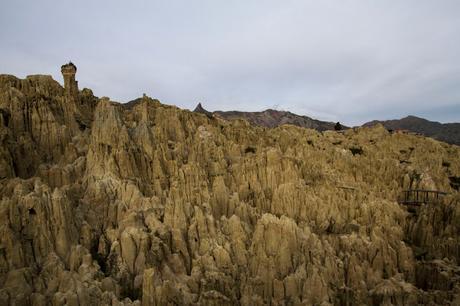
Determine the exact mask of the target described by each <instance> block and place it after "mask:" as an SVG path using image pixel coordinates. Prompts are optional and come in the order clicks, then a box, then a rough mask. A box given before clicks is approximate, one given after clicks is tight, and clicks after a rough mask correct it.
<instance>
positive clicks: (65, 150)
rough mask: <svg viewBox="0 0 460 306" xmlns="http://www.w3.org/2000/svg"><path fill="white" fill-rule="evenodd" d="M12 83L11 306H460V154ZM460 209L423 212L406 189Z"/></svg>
mask: <svg viewBox="0 0 460 306" xmlns="http://www.w3.org/2000/svg"><path fill="white" fill-rule="evenodd" d="M62 71H63V74H64V78H65V84H66V85H65V88H63V87H62V86H61V85H60V84H59V83H58V82H56V81H55V80H53V79H52V78H51V77H49V76H41V75H36V76H29V77H27V78H25V79H19V78H16V77H14V76H11V75H0V143H1V146H0V178H1V179H0V195H1V201H0V255H1V256H0V305H144V306H145V305H248V306H249V305H251V306H252V305H459V302H460V267H459V263H460V248H459V245H460V235H459V233H460V205H459V204H460V195H459V193H458V190H457V189H458V185H456V184H457V182H458V181H459V180H460V148H459V147H457V146H451V145H448V144H446V143H442V142H438V141H436V140H433V139H430V138H425V137H422V136H417V135H406V134H399V133H389V132H388V131H387V130H386V129H385V128H384V127H383V126H381V125H377V126H375V127H371V128H365V127H363V128H357V129H348V130H346V131H343V132H334V131H326V132H323V133H320V132H318V131H315V130H312V129H304V128H299V127H296V126H293V125H283V126H280V127H276V128H273V129H268V128H262V127H258V126H252V125H250V124H248V123H247V122H246V121H243V120H230V121H227V120H222V119H220V118H219V117H218V116H211V118H210V117H209V116H207V115H206V114H200V113H195V112H190V111H187V110H181V109H179V108H177V107H174V106H168V105H165V104H162V103H160V102H159V101H158V100H154V99H152V98H149V97H147V96H144V97H142V98H140V99H137V100H136V101H134V102H132V103H130V104H129V105H123V104H120V103H117V102H114V101H110V99H109V98H97V97H95V96H94V95H93V94H92V92H91V90H89V89H83V90H79V89H78V84H77V83H76V81H75V73H76V67H75V68H74V66H72V65H70V64H68V65H64V66H63V67H62ZM407 189H429V190H438V191H444V192H447V193H448V194H447V195H445V196H440V197H439V198H438V199H433V201H430V203H427V204H424V205H422V206H420V207H419V208H417V209H415V211H414V210H413V211H412V212H410V211H409V210H408V209H407V208H406V207H405V206H404V205H400V204H398V201H397V200H398V198H399V197H400V195H401V192H402V191H403V190H407Z"/></svg>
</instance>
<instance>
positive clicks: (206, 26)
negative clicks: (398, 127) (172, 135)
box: [0, 0, 460, 125]
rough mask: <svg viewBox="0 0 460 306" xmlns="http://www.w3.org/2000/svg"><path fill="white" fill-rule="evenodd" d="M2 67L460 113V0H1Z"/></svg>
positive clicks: (240, 103)
mask: <svg viewBox="0 0 460 306" xmlns="http://www.w3.org/2000/svg"><path fill="white" fill-rule="evenodd" d="M0 1H1V6H0V73H8V74H14V75H16V76H18V77H25V76H26V75H29V74H51V75H53V77H54V78H55V79H56V80H58V81H59V82H61V83H62V77H61V75H60V65H61V64H63V63H64V62H67V61H68V60H72V61H73V62H74V63H75V64H76V65H77V67H78V72H77V80H78V81H79V85H80V88H83V87H88V88H91V89H93V91H94V94H95V95H97V96H109V97H110V98H111V99H112V100H114V101H119V102H127V101H130V100H132V99H135V98H137V97H139V96H141V95H142V93H146V94H147V95H149V96H151V97H154V98H158V99H160V100H161V101H162V102H163V103H167V104H175V105H177V106H179V107H182V108H188V109H193V108H194V107H195V105H196V104H197V103H198V102H202V104H203V106H204V107H205V108H207V109H208V110H211V111H212V110H245V111H259V110H263V109H266V108H277V109H281V110H289V111H292V112H295V113H298V114H302V115H307V116H311V117H314V118H318V119H323V120H330V121H341V122H343V123H345V124H348V125H356V124H361V123H364V122H366V121H369V120H372V119H393V118H401V117H404V116H406V115H409V114H413V115H418V116H422V117H425V118H427V119H431V120H437V121H441V122H460V1H458V0H452V1H450V0H432V1H425V0H404V1H399V0H398V1H396V0H385V1H383V0H381V1H377V0H374V1H372V0H360V1H358V0H335V1H332V0H321V1H319V0H315V1H313V0H311V1H308V0H304V1H289V0H284V1H279V0H277V1H269V0H264V1H255V0H241V1H237V0H233V1H232V0H208V1H199V0H195V1H191V0H184V1H175V0H164V1H126V0H123V1H122V0H120V1H117V0H110V1H101V0H97V1H94V0H93V1H83V0H80V1H70V0H56V1H49V0H40V1H24V0H14V1H8V0H0Z"/></svg>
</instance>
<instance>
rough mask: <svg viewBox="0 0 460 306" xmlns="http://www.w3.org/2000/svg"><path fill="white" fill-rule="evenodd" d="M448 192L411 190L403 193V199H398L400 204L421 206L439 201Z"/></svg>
mask: <svg viewBox="0 0 460 306" xmlns="http://www.w3.org/2000/svg"><path fill="white" fill-rule="evenodd" d="M447 194H448V193H447V192H444V191H439V190H425V189H409V190H405V191H403V194H402V197H400V198H399V199H398V202H399V203H400V204H404V205H415V206H420V205H421V204H425V203H433V202H437V201H439V200H440V199H441V198H442V197H443V196H445V195H447Z"/></svg>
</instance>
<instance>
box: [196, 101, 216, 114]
mask: <svg viewBox="0 0 460 306" xmlns="http://www.w3.org/2000/svg"><path fill="white" fill-rule="evenodd" d="M193 112H194V113H200V114H205V115H206V116H208V117H212V113H211V112H209V111H207V110H206V109H205V108H204V107H203V105H201V103H198V105H197V106H196V107H195V109H194V110H193Z"/></svg>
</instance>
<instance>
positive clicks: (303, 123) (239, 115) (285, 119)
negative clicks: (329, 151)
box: [194, 103, 335, 131]
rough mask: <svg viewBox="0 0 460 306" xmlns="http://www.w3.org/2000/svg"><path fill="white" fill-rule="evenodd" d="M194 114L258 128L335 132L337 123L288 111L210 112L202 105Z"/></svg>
mask: <svg viewBox="0 0 460 306" xmlns="http://www.w3.org/2000/svg"><path fill="white" fill-rule="evenodd" d="M194 112H198V113H205V114H206V113H207V114H214V115H216V116H218V117H220V118H223V119H226V120H235V119H245V120H247V121H249V122H250V123H251V124H253V125H256V126H262V127H268V128H274V127H277V126H280V125H283V124H292V125H296V126H299V127H303V128H308V129H315V130H317V131H327V130H334V126H335V123H333V122H326V121H320V120H316V119H312V118H310V117H307V116H301V115H296V114H294V113H291V112H287V111H279V110H274V109H267V110H264V111H262V112H239V111H227V112H225V111H216V112H212V113H211V112H209V111H207V110H205V109H204V108H203V106H202V105H201V103H200V104H198V105H197V107H196V108H195V110H194Z"/></svg>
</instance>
